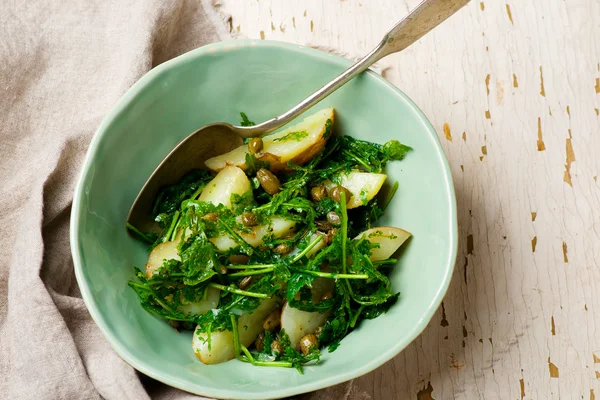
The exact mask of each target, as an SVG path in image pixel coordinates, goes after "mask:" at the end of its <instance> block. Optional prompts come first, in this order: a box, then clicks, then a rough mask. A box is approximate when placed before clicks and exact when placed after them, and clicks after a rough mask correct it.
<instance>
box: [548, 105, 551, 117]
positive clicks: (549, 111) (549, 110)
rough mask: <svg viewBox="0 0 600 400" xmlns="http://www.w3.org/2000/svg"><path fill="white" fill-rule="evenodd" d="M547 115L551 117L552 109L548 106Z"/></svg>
mask: <svg viewBox="0 0 600 400" xmlns="http://www.w3.org/2000/svg"><path fill="white" fill-rule="evenodd" d="M548 115H550V116H552V109H551V108H550V106H548Z"/></svg>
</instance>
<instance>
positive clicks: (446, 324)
mask: <svg viewBox="0 0 600 400" xmlns="http://www.w3.org/2000/svg"><path fill="white" fill-rule="evenodd" d="M440 325H441V326H443V327H444V328H445V327H447V326H448V325H450V324H449V323H448V320H447V319H446V307H445V306H444V302H443V301H442V322H440Z"/></svg>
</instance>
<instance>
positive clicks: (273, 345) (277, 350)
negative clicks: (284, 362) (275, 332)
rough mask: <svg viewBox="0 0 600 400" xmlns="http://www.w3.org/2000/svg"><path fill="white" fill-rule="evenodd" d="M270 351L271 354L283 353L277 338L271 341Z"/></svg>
mask: <svg viewBox="0 0 600 400" xmlns="http://www.w3.org/2000/svg"><path fill="white" fill-rule="evenodd" d="M271 351H272V352H273V354H281V353H283V346H282V345H281V343H280V342H279V340H273V341H272V342H271Z"/></svg>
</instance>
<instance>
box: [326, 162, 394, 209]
mask: <svg viewBox="0 0 600 400" xmlns="http://www.w3.org/2000/svg"><path fill="white" fill-rule="evenodd" d="M386 178H387V175H385V174H374V173H371V172H360V171H351V172H349V173H347V174H346V173H345V174H341V175H340V176H339V183H337V184H336V183H333V182H332V181H330V180H327V181H325V189H327V193H328V194H329V193H330V192H331V191H332V190H333V188H335V187H336V186H337V185H338V184H339V185H341V186H343V187H345V188H346V189H348V190H349V191H350V193H351V194H352V197H351V198H350V201H348V204H347V206H346V207H347V208H348V209H350V208H356V207H360V206H362V205H364V204H366V203H367V202H369V201H370V200H371V199H372V198H373V197H375V195H376V194H377V193H378V192H379V190H380V189H381V186H383V183H384V182H385V180H386ZM363 202H364V203H363Z"/></svg>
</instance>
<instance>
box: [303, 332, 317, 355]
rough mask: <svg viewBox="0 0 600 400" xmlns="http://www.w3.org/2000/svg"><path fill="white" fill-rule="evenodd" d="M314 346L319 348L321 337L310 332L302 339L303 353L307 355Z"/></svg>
mask: <svg viewBox="0 0 600 400" xmlns="http://www.w3.org/2000/svg"><path fill="white" fill-rule="evenodd" d="M312 348H317V349H318V348H319V339H317V337H316V336H315V335H314V334H312V333H309V334H308V335H306V336H303V337H302V339H300V350H301V351H302V354H304V355H307V354H308V353H309V352H310V349H312Z"/></svg>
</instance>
